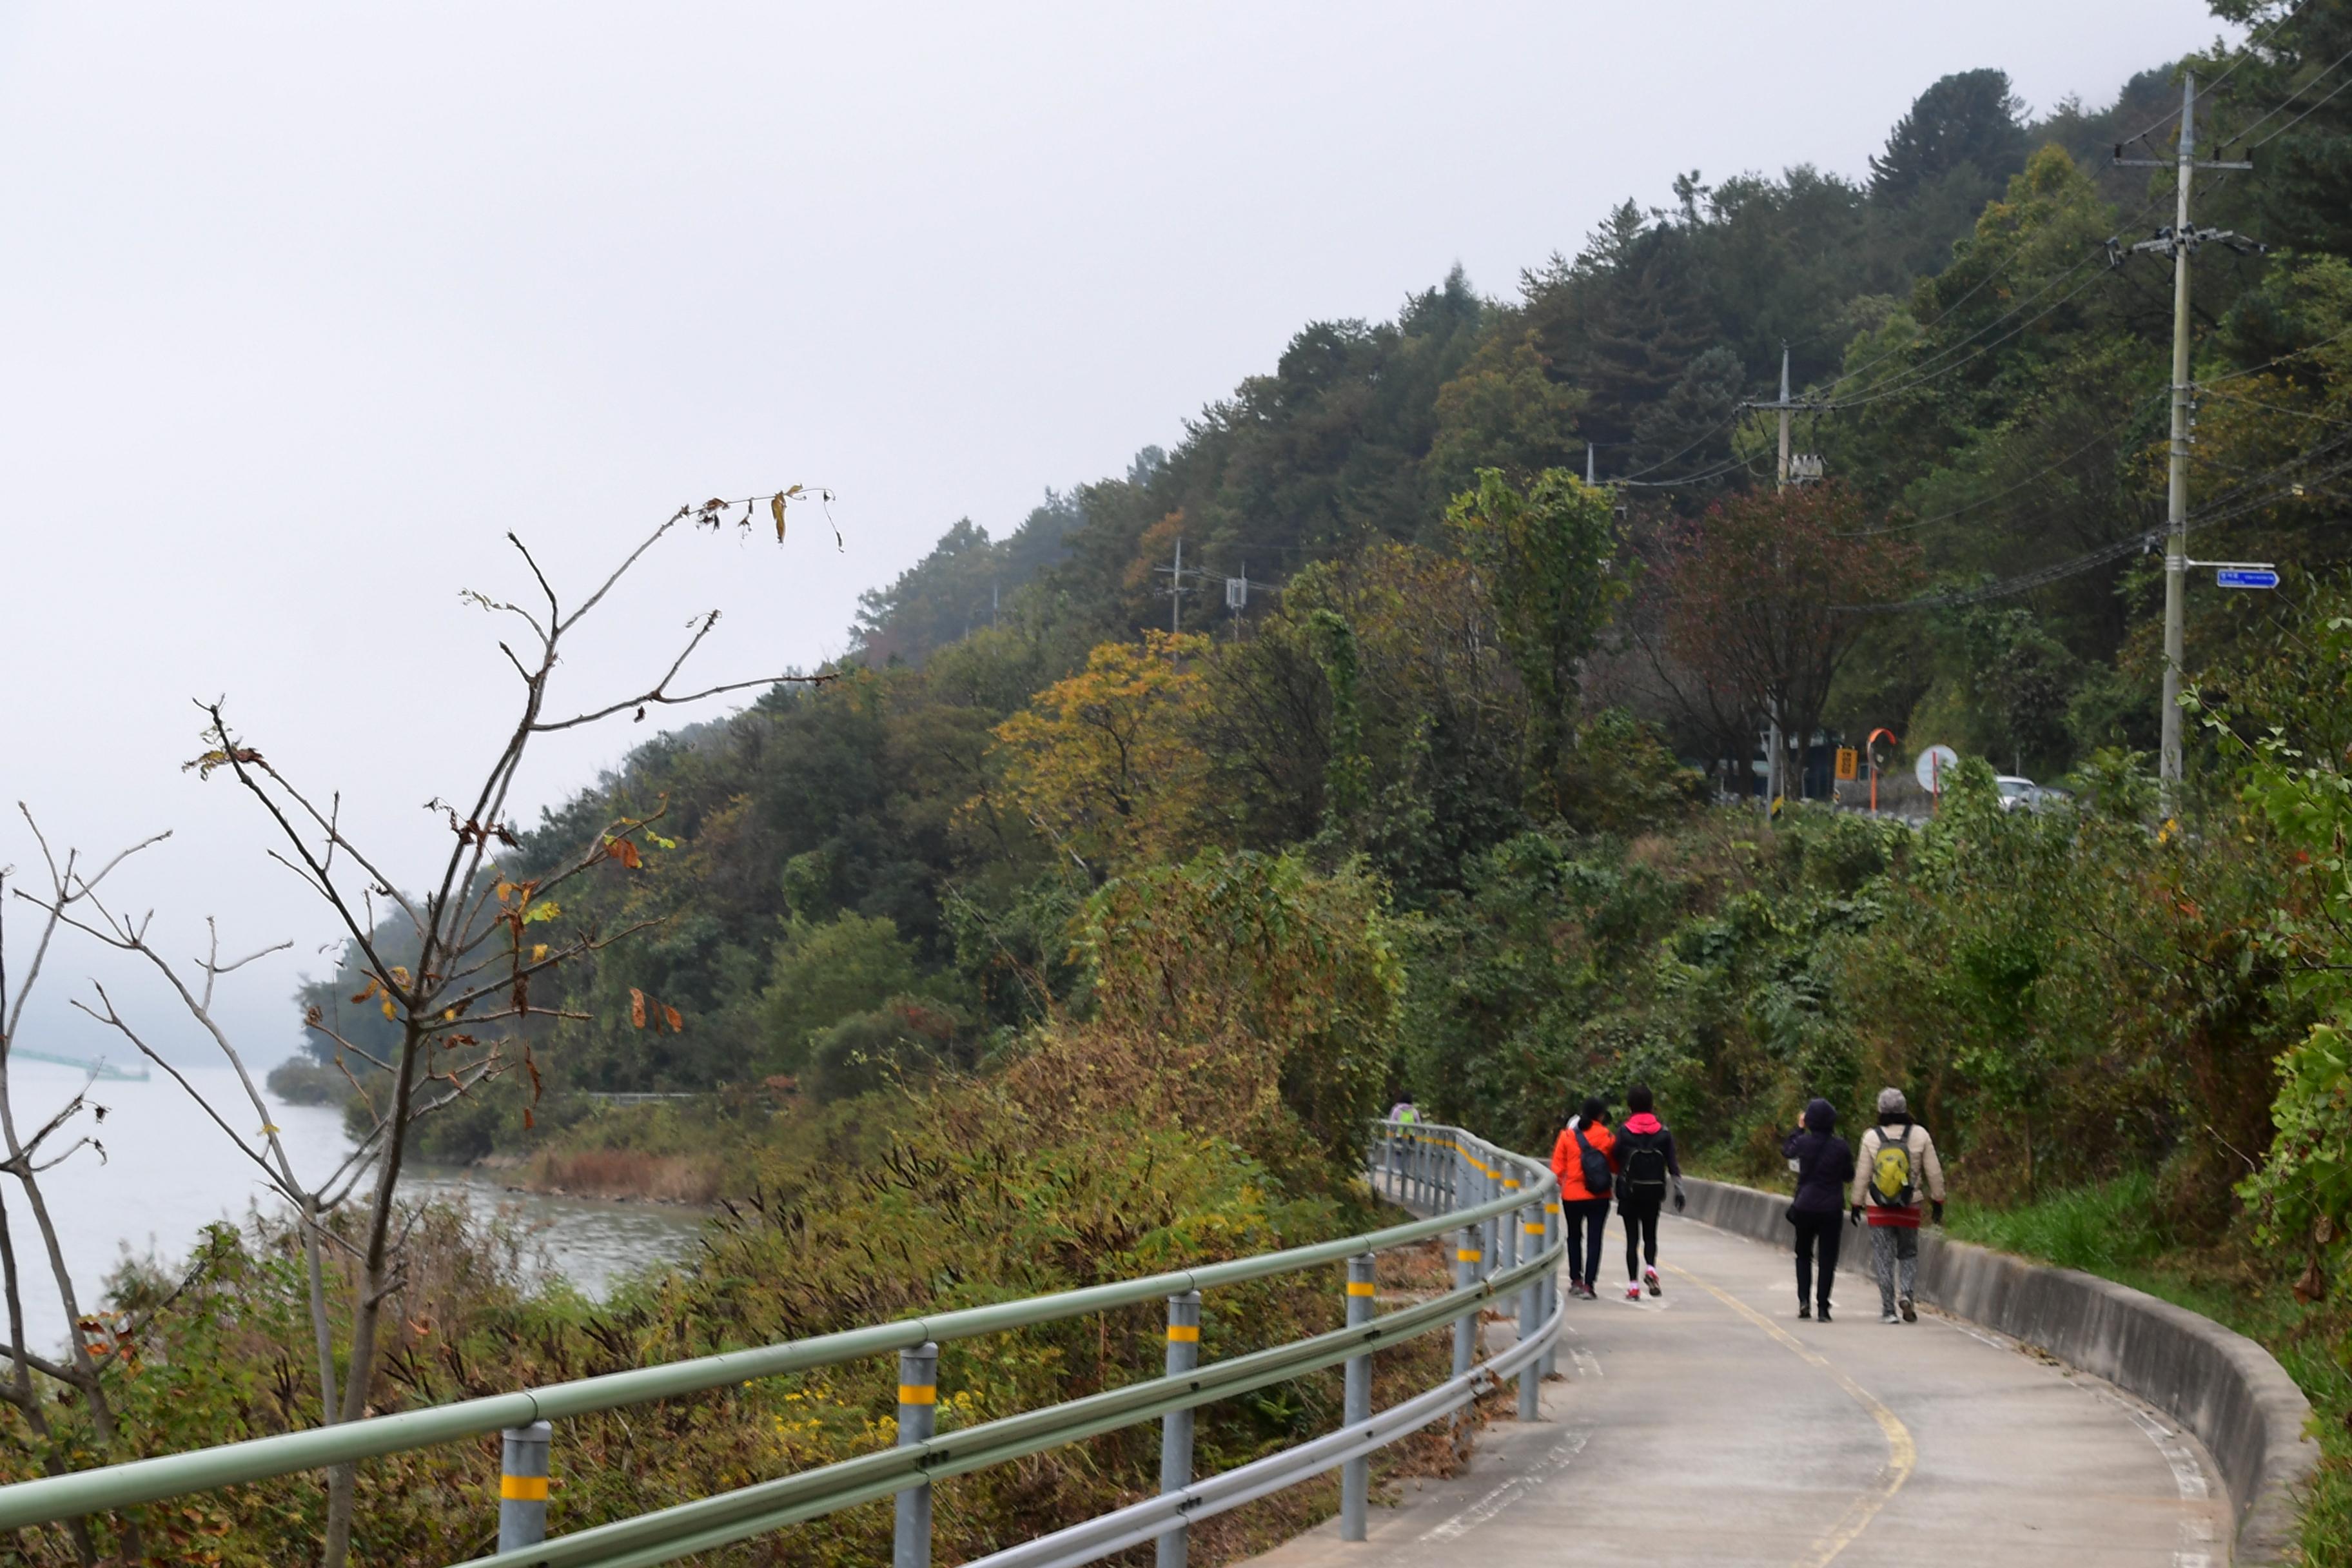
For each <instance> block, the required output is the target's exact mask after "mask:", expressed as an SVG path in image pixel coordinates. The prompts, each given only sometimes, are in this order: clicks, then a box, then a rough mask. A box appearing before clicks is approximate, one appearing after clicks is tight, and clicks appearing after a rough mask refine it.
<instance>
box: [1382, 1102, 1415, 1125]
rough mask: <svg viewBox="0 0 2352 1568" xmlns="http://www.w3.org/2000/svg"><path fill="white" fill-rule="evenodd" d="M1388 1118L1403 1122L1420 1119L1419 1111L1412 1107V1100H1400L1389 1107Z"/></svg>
mask: <svg viewBox="0 0 2352 1568" xmlns="http://www.w3.org/2000/svg"><path fill="white" fill-rule="evenodd" d="M1389 1120H1390V1121H1404V1122H1412V1121H1420V1120H1421V1112H1420V1111H1419V1110H1415V1109H1414V1107H1413V1103H1412V1100H1398V1101H1397V1102H1396V1103H1395V1104H1394V1105H1391V1106H1390V1107H1389Z"/></svg>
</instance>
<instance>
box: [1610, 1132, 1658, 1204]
mask: <svg viewBox="0 0 2352 1568" xmlns="http://www.w3.org/2000/svg"><path fill="white" fill-rule="evenodd" d="M1665 1136H1666V1135H1665V1134H1664V1132H1663V1131H1661V1132H1620V1133H1619V1134H1618V1135H1617V1147H1618V1149H1619V1151H1620V1152H1619V1153H1618V1156H1617V1163H1618V1164H1619V1165H1621V1166H1622V1168H1623V1169H1624V1172H1625V1190H1626V1192H1627V1193H1628V1194H1630V1195H1633V1196H1636V1197H1646V1196H1648V1195H1649V1194H1652V1193H1655V1194H1658V1195H1659V1196H1660V1197H1664V1196H1665V1193H1666V1146H1665V1142H1664V1140H1665Z"/></svg>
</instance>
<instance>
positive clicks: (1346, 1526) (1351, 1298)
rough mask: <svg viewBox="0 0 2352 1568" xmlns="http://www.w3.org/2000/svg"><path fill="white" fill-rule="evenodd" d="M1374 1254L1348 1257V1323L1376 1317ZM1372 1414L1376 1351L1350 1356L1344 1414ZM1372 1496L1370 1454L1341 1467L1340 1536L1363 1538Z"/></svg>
mask: <svg viewBox="0 0 2352 1568" xmlns="http://www.w3.org/2000/svg"><path fill="white" fill-rule="evenodd" d="M1372 1264H1373V1258H1372V1255H1371V1254H1370V1253H1369V1252H1360V1253H1358V1254H1357V1255H1356V1256H1355V1257H1353V1258H1349V1259H1348V1326H1349V1328H1351V1329H1355V1328H1361V1327H1362V1326H1363V1325H1365V1324H1366V1323H1369V1322H1370V1321H1372V1305H1373V1303H1372V1289H1373V1285H1372ZM1371 1418H1372V1354H1371V1352H1370V1351H1366V1352H1364V1353H1363V1354H1362V1355H1360V1356H1351V1357H1349V1360H1348V1374H1347V1381H1346V1384H1345V1404H1344V1405H1343V1407H1342V1411H1341V1415H1340V1417H1339V1419H1340V1422H1341V1424H1342V1425H1343V1426H1355V1425H1356V1424H1357V1423H1358V1422H1360V1421H1370V1419H1371ZM1371 1498H1372V1461H1371V1458H1370V1456H1369V1455H1363V1456H1359V1457H1358V1458H1353V1459H1349V1461H1348V1462H1347V1463H1345V1464H1343V1465H1341V1466H1340V1467H1339V1539H1340V1540H1342V1541H1361V1540H1363V1539H1364V1535H1365V1533H1366V1531H1368V1530H1369V1529H1370V1520H1369V1518H1368V1517H1367V1516H1368V1514H1369V1512H1370V1507H1371Z"/></svg>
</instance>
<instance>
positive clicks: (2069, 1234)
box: [1949, 1171, 2178, 1276]
mask: <svg viewBox="0 0 2352 1568" xmlns="http://www.w3.org/2000/svg"><path fill="white" fill-rule="evenodd" d="M1949 1221H1950V1226H1949V1228H1950V1230H1951V1234H1952V1235H1953V1236H1955V1237H1958V1238H1959V1239H1960V1240H1962V1241H1973V1242H1976V1243H1977V1244H1979V1246H1983V1247H1993V1248H1995V1249H1997V1250H1999V1251H2001V1252H2014V1253H2016V1254H2018V1255H2020V1256H2021V1257H2025V1258H2038V1259H2040V1260H2041V1261H2042V1262H2044V1263H2054V1264H2056V1265H2058V1266H2059V1267H2060V1268H2079V1269H2081V1270H2083V1271H2084V1273H2086V1274H2104V1275H2109V1276H2113V1275H2115V1274H2117V1273H2118V1272H2121V1271H2125V1270H2129V1269H2133V1268H2140V1267H2144V1266H2145V1265H2147V1264H2148V1263H2150V1262H2152V1261H2154V1260H2155V1259H2157V1258H2161V1257H2162V1256H2164V1255H2165V1254H2166V1253H2168V1252H2169V1251H2171V1250H2172V1249H2173V1248H2174V1247H2175V1246H2177V1245H2178V1238H2177V1237H2175V1235H2174V1234H2173V1230H2172V1226H2171V1223H2170V1220H2169V1217H2168V1215H2167V1213H2166V1210H2165V1206H2164V1205H2163V1203H2162V1201H2161V1200H2160V1199H2159V1198H2158V1195H2157V1187H2156V1178H2155V1176H2154V1175H2152V1174H2150V1173H2147V1172H2145V1171H2141V1172H2135V1173H2132V1174H2130V1175H2127V1176H2118V1177H2116V1179H2115V1180H2113V1181H2109V1182H2101V1183H2099V1184H2097V1185H2095V1186H2088V1187H2076V1188H2074V1189H2073V1190H2072V1191H2069V1192H2064V1193H2060V1194H2056V1195H2055V1196H2053V1197H2047V1198H2043V1199H2042V1201H2040V1202H2039V1203H2034V1204H2028V1205H2024V1206H2022V1207H2019V1208H2011V1209H1982V1208H1971V1207H1969V1206H1967V1205H1956V1206H1955V1207H1954V1208H1953V1209H1952V1211H1951V1213H1950V1215H1949Z"/></svg>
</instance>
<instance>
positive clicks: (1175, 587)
mask: <svg viewBox="0 0 2352 1568" xmlns="http://www.w3.org/2000/svg"><path fill="white" fill-rule="evenodd" d="M1152 571H1154V572H1156V573H1158V574H1160V575H1161V576H1163V577H1165V578H1167V579H1168V635H1169V636H1171V637H1178V636H1181V635H1182V633H1183V630H1184V595H1186V594H1187V593H1190V592H1191V590H1190V589H1188V588H1186V587H1185V586H1184V537H1183V535H1181V534H1179V535H1177V537H1176V563H1175V564H1174V565H1173V566H1154V567H1153V568H1152ZM1193 575H1194V576H1196V577H1197V576H1199V575H1200V574H1199V573H1197V572H1195V573H1194V574H1193Z"/></svg>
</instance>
